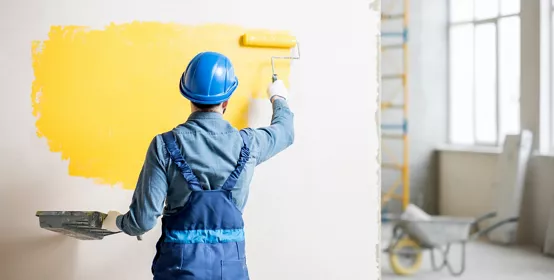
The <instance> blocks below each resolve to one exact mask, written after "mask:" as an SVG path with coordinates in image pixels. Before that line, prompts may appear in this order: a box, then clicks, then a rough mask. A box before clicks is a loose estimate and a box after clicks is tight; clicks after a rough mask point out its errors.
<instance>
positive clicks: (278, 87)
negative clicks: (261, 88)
mask: <svg viewBox="0 0 554 280" xmlns="http://www.w3.org/2000/svg"><path fill="white" fill-rule="evenodd" d="M267 93H268V94H269V100H271V102H273V100H275V98H277V97H281V98H283V99H287V98H288V95H289V92H288V89H287V87H286V86H285V83H283V81H282V80H276V81H275V82H273V83H272V84H271V85H269V88H268V89H267Z"/></svg>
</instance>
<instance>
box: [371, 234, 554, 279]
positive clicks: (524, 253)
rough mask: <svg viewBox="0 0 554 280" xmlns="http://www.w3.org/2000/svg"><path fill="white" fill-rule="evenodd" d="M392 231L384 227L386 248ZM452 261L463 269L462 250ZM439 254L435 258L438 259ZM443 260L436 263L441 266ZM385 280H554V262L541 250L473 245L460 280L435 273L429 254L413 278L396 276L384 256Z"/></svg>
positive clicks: (453, 252)
mask: <svg viewBox="0 0 554 280" xmlns="http://www.w3.org/2000/svg"><path fill="white" fill-rule="evenodd" d="M389 236H390V227H389V226H387V225H384V226H383V231H382V240H383V246H385V244H388V240H389ZM383 248H384V247H383ZM450 251H451V252H450V261H451V263H452V266H453V267H454V269H456V270H457V269H458V268H459V267H460V261H461V250H460V248H459V246H456V247H455V248H452V249H451V250H450ZM437 255H438V254H435V256H437ZM439 261H440V259H436V262H439ZM381 264H382V270H381V271H382V279H383V280H397V279H421V280H423V279H425V280H443V279H460V280H470V279H471V280H483V279H502V280H511V279H524V280H543V279H544V280H547V279H548V280H553V279H554V258H549V257H545V256H544V255H542V254H541V253H540V250H539V248H531V247H505V246H499V245H494V244H490V243H486V242H473V243H468V244H467V245H466V269H465V272H464V273H463V274H462V275H461V276H459V277H454V276H451V275H450V274H449V272H448V270H447V269H446V268H445V269H443V270H442V271H439V272H434V271H433V270H432V268H431V257H430V254H429V253H428V252H426V253H424V255H423V264H422V266H421V270H420V271H419V273H417V274H415V275H413V276H398V275H395V274H394V273H393V272H392V270H391V269H390V266H389V256H388V254H386V253H383V254H382V256H381Z"/></svg>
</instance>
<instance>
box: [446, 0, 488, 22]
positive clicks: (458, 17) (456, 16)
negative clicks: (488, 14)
mask: <svg viewBox="0 0 554 280" xmlns="http://www.w3.org/2000/svg"><path fill="white" fill-rule="evenodd" d="M473 1H474V0H450V21H451V22H459V21H470V20H473ZM481 1H482V0H481Z"/></svg>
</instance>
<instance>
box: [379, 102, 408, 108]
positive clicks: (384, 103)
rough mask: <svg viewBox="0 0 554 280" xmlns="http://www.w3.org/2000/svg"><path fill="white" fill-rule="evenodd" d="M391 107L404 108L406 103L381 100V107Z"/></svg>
mask: <svg viewBox="0 0 554 280" xmlns="http://www.w3.org/2000/svg"><path fill="white" fill-rule="evenodd" d="M389 108H395V109H402V108H404V104H400V103H391V102H381V109H389Z"/></svg>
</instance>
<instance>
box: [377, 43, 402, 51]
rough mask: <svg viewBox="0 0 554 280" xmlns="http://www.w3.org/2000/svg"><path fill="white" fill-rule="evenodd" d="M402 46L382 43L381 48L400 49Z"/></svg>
mask: <svg viewBox="0 0 554 280" xmlns="http://www.w3.org/2000/svg"><path fill="white" fill-rule="evenodd" d="M402 47H404V44H389V45H382V46H381V49H383V50H389V49H401V48H402Z"/></svg>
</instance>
